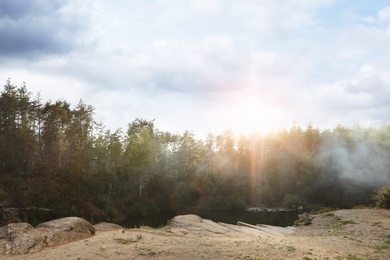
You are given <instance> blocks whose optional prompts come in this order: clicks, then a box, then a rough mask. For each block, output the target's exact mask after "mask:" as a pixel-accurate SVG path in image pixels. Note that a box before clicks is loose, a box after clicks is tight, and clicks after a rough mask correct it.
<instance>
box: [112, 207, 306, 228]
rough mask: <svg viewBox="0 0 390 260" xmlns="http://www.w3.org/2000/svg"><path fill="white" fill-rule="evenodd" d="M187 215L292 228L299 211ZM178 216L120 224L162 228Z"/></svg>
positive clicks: (228, 211) (122, 223)
mask: <svg viewBox="0 0 390 260" xmlns="http://www.w3.org/2000/svg"><path fill="white" fill-rule="evenodd" d="M187 214H196V215H198V216H200V217H202V218H204V219H210V220H212V221H214V222H223V223H228V224H237V221H242V222H245V223H248V224H253V225H256V224H266V225H273V226H281V227H286V226H292V225H293V224H294V221H295V220H297V219H298V212H297V211H272V212H267V211H264V212H263V211H262V212H250V211H231V210H204V211H201V212H196V213H194V212H188V213H187ZM176 215H178V214H175V213H172V212H165V213H160V214H156V215H153V216H149V217H142V218H128V219H126V220H125V221H123V222H121V223H119V224H120V225H122V226H125V227H139V226H143V225H144V226H150V227H162V226H165V225H167V223H168V222H169V220H170V219H172V218H173V217H175V216H176Z"/></svg>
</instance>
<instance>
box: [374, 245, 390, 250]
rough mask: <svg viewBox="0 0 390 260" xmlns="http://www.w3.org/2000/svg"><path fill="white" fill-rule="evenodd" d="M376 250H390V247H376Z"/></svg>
mask: <svg viewBox="0 0 390 260" xmlns="http://www.w3.org/2000/svg"><path fill="white" fill-rule="evenodd" d="M374 249H376V250H378V251H381V250H385V249H390V245H381V246H374Z"/></svg>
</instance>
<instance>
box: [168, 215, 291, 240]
mask: <svg viewBox="0 0 390 260" xmlns="http://www.w3.org/2000/svg"><path fill="white" fill-rule="evenodd" d="M244 224H245V225H244ZM170 226H171V227H173V228H182V229H185V230H187V231H189V232H192V233H196V234H208V235H211V236H221V235H223V236H230V237H248V236H255V237H269V236H285V235H290V234H292V233H294V232H295V231H294V229H293V228H283V227H276V226H270V225H260V226H255V225H250V224H246V223H243V222H240V225H232V224H225V223H219V222H218V223H216V222H214V221H211V220H209V219H202V218H201V217H199V216H197V215H192V214H189V215H180V216H176V217H174V218H173V219H172V220H171V221H170Z"/></svg>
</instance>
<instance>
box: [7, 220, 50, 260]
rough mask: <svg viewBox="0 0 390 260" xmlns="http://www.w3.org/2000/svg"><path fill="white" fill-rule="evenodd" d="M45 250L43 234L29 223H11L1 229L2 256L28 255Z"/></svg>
mask: <svg viewBox="0 0 390 260" xmlns="http://www.w3.org/2000/svg"><path fill="white" fill-rule="evenodd" d="M42 248H43V238H42V236H41V234H40V233H39V232H38V231H37V230H35V229H34V228H33V226H31V225H30V224H28V223H11V224H8V225H7V226H4V227H0V255H1V254H6V255H8V254H26V253H34V252H38V251H40V250H41V249H42Z"/></svg>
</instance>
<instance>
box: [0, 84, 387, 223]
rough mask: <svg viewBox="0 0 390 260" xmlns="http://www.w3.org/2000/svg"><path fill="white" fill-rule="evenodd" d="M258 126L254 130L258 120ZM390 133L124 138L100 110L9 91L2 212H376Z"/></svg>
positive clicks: (146, 127) (2, 108)
mask: <svg viewBox="0 0 390 260" xmlns="http://www.w3.org/2000/svg"><path fill="white" fill-rule="evenodd" d="M253 120H256V118H253ZM389 159H390V126H388V125H384V126H382V127H379V128H361V127H359V126H356V127H351V128H345V127H342V126H338V127H336V128H335V129H333V130H319V129H316V128H314V127H313V126H312V125H308V126H307V127H306V128H305V129H302V128H301V127H299V126H292V127H291V129H289V130H284V129H283V130H279V131H276V132H272V133H268V134H263V135H261V134H253V135H250V136H244V135H243V136H234V135H233V133H232V131H230V130H227V131H225V132H224V133H223V134H220V135H212V134H209V135H208V137H207V138H206V139H205V140H199V139H196V138H195V136H194V134H193V133H191V132H184V133H182V134H172V133H169V132H163V131H160V130H158V129H157V128H156V127H155V125H154V121H148V120H143V119H136V120H134V121H133V122H131V123H130V124H129V125H128V128H127V130H126V131H125V132H122V131H121V130H117V131H115V132H112V131H110V130H108V129H106V128H105V127H104V126H103V125H102V124H99V123H95V122H94V120H93V107H92V106H89V105H86V104H84V103H83V102H82V101H80V102H79V104H77V105H76V106H75V107H72V106H71V105H70V104H69V103H68V102H66V101H65V100H59V101H56V102H51V101H49V102H45V103H43V102H42V100H41V99H40V96H39V95H38V96H36V97H33V96H32V94H31V93H29V92H28V91H27V88H26V86H25V85H24V84H23V85H22V86H21V87H16V86H14V85H13V84H11V82H10V80H8V81H7V82H6V84H5V86H4V90H3V92H2V93H1V97H0V180H1V182H0V201H1V200H6V199H8V200H9V201H11V202H12V203H13V204H14V205H17V206H18V207H28V206H37V207H44V208H50V209H52V210H54V211H55V212H57V214H58V215H60V216H67V215H79V216H82V217H86V218H87V219H92V220H95V221H97V220H107V219H108V218H109V219H110V220H111V221H115V220H118V219H120V218H122V217H124V216H137V215H138V216H139V215H143V216H145V215H150V214H156V213H158V212H162V211H175V212H177V213H180V212H188V211H192V212H196V211H198V210H201V209H206V208H210V209H211V208H213V209H215V208H220V209H222V208H223V209H243V208H245V207H247V206H267V207H271V206H281V205H284V206H292V205H304V206H306V207H309V208H319V207H322V206H331V207H338V208H348V207H352V206H355V205H370V204H373V202H372V201H371V197H372V194H373V193H374V192H375V190H377V189H378V188H380V187H382V186H385V185H388V184H389V180H390V171H389V169H390V167H389V166H390V160H389Z"/></svg>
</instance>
